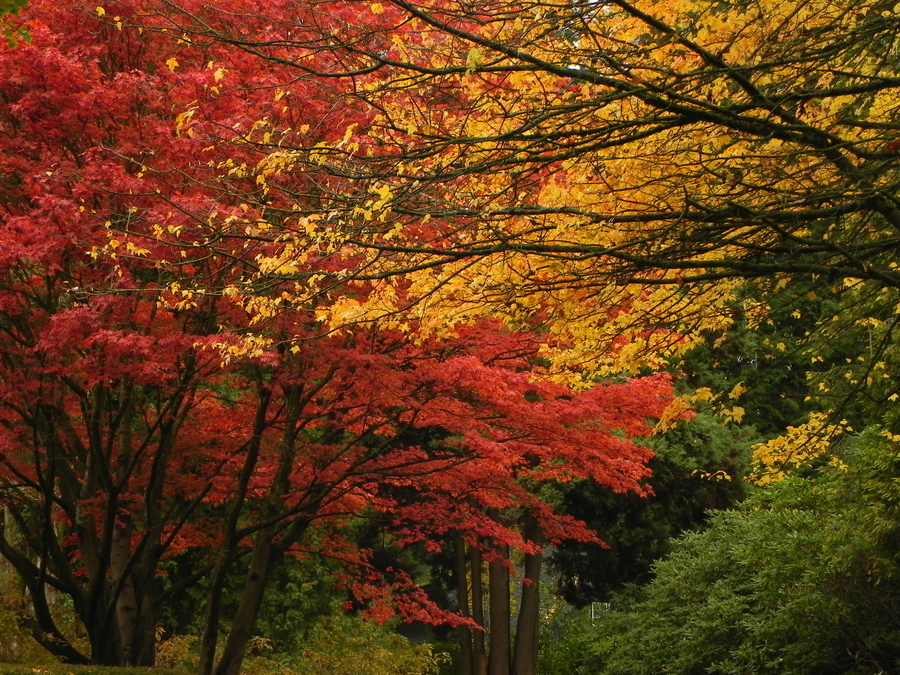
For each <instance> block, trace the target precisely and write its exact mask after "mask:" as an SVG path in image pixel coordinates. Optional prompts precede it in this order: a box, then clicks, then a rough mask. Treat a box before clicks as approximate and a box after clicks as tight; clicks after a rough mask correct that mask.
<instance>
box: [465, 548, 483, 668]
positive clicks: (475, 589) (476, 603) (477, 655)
mask: <svg viewBox="0 0 900 675" xmlns="http://www.w3.org/2000/svg"><path fill="white" fill-rule="evenodd" d="M469 570H470V574H471V575H472V620H473V621H474V622H475V623H476V624H478V625H479V626H481V630H475V631H473V635H472V638H473V639H472V665H473V667H474V668H475V675H487V652H486V650H485V646H484V628H485V626H484V593H483V588H484V584H483V581H482V570H481V551H480V550H479V549H478V546H470V547H469Z"/></svg>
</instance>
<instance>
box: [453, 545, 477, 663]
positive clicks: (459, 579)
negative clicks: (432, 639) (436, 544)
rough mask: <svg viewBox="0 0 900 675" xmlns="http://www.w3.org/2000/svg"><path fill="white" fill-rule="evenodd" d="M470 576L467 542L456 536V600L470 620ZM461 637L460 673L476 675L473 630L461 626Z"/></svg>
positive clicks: (461, 611)
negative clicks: (473, 655) (473, 657)
mask: <svg viewBox="0 0 900 675" xmlns="http://www.w3.org/2000/svg"><path fill="white" fill-rule="evenodd" d="M468 580H469V575H468V569H467V565H466V542H465V540H463V538H462V535H460V534H457V535H456V600H457V605H459V613H460V615H461V616H463V617H464V618H469V617H470V616H471V613H470V612H469V583H468ZM456 632H457V635H458V637H459V672H460V674H461V675H475V670H474V661H473V660H472V629H471V628H469V627H468V626H460V627H459V628H457V629H456Z"/></svg>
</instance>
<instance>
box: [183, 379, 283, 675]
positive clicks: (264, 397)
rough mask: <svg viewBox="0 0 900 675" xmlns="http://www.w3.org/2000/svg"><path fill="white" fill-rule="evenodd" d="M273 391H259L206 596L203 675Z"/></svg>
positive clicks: (212, 652)
mask: <svg viewBox="0 0 900 675" xmlns="http://www.w3.org/2000/svg"><path fill="white" fill-rule="evenodd" d="M271 397H272V394H271V391H269V390H268V389H267V388H264V387H260V388H259V401H258V403H257V408H256V417H255V419H254V422H253V431H252V434H251V438H250V442H249V443H248V447H247V454H246V457H245V458H244V466H243V467H242V468H241V474H240V476H239V477H238V483H237V486H236V489H235V498H234V501H233V502H232V504H231V506H230V507H229V510H228V516H227V518H226V520H225V523H224V525H223V526H222V539H223V543H222V547H221V549H220V550H219V555H218V558H217V559H216V566H215V568H214V569H213V573H212V577H211V579H210V582H209V589H208V590H207V593H206V611H205V613H204V616H203V633H202V635H201V637H200V663H199V664H198V666H197V672H198V674H199V675H211V674H212V671H213V666H214V664H215V658H216V646H217V645H218V642H219V619H220V618H221V614H222V593H223V592H224V589H225V579H226V577H227V576H228V572H229V571H230V570H231V565H232V563H233V562H234V558H235V556H236V555H237V544H238V537H237V530H238V523H239V520H240V517H241V515H243V508H244V500H245V499H246V496H247V490H248V487H249V485H250V478H251V477H252V476H253V472H254V471H255V469H256V463H257V461H258V460H259V450H260V444H261V442H262V435H263V431H264V430H265V426H266V413H267V411H268V408H269V402H270V401H271Z"/></svg>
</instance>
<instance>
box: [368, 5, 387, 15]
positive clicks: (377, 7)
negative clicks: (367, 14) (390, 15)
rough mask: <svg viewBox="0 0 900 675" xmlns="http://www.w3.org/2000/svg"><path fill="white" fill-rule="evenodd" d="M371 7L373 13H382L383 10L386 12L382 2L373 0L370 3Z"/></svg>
mask: <svg viewBox="0 0 900 675" xmlns="http://www.w3.org/2000/svg"><path fill="white" fill-rule="evenodd" d="M369 9H371V10H372V14H381V13H382V12H384V5H382V4H381V3H380V2H373V3H372V4H371V5H369Z"/></svg>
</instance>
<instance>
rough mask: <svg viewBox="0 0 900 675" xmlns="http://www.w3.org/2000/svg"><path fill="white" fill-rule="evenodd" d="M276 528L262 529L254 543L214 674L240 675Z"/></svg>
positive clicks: (261, 596)
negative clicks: (248, 565) (239, 597)
mask: <svg viewBox="0 0 900 675" xmlns="http://www.w3.org/2000/svg"><path fill="white" fill-rule="evenodd" d="M273 530H274V528H266V529H265V530H261V531H260V532H259V534H258V535H257V538H256V541H255V542H254V545H253V554H252V555H251V557H250V567H249V568H248V570H247V577H246V579H245V580H244V588H243V590H242V591H241V599H240V602H239V603H238V608H237V612H236V613H235V615H234V620H233V621H232V624H231V630H230V631H229V632H228V639H227V640H226V641H225V649H224V650H223V652H222V656H221V658H220V659H219V663H218V665H217V666H216V669H215V671H214V675H238V673H239V672H240V670H241V663H243V661H244V655H245V654H246V653H247V643H248V642H249V640H250V637H251V631H252V630H253V625H254V624H255V623H256V615H257V614H258V612H259V607H260V605H261V604H262V600H263V594H264V593H265V591H266V582H267V581H268V578H269V571H270V569H271V566H272V555H271V554H272V537H273V536H274V531H273Z"/></svg>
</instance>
